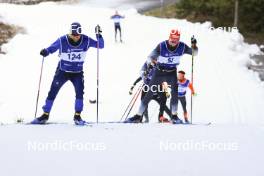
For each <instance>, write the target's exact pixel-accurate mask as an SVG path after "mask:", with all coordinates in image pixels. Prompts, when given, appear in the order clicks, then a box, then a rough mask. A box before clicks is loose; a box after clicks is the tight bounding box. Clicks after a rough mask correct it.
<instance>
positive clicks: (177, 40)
mask: <svg viewBox="0 0 264 176" xmlns="http://www.w3.org/2000/svg"><path fill="white" fill-rule="evenodd" d="M169 41H170V43H173V44H177V43H179V39H171V38H170V39H169Z"/></svg>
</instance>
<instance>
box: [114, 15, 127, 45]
mask: <svg viewBox="0 0 264 176" xmlns="http://www.w3.org/2000/svg"><path fill="white" fill-rule="evenodd" d="M124 18H125V16H122V15H120V14H119V13H118V11H115V14H114V15H112V16H111V19H112V20H113V21H114V26H115V42H117V31H119V39H120V42H123V40H122V30H121V24H120V21H121V19H124Z"/></svg>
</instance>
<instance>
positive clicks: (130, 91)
mask: <svg viewBox="0 0 264 176" xmlns="http://www.w3.org/2000/svg"><path fill="white" fill-rule="evenodd" d="M134 87H135V86H134V85H133V86H131V88H130V90H129V95H132V94H133V89H134Z"/></svg>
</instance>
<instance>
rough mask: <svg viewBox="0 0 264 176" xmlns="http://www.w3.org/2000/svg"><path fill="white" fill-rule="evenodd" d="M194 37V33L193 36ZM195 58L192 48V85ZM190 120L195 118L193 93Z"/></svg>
mask: <svg viewBox="0 0 264 176" xmlns="http://www.w3.org/2000/svg"><path fill="white" fill-rule="evenodd" d="M192 37H193V38H194V35H193V36H192ZM193 58H194V52H193V49H192V75H191V82H192V85H193V70H194V68H193V67H194V61H193ZM190 118H191V119H190V120H191V123H192V119H193V95H192V94H191V113H190Z"/></svg>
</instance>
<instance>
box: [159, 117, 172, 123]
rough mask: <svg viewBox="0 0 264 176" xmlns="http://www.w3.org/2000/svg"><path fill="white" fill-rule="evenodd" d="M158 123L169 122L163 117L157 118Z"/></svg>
mask: <svg viewBox="0 0 264 176" xmlns="http://www.w3.org/2000/svg"><path fill="white" fill-rule="evenodd" d="M159 123H170V121H169V119H167V118H166V117H164V116H159Z"/></svg>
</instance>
